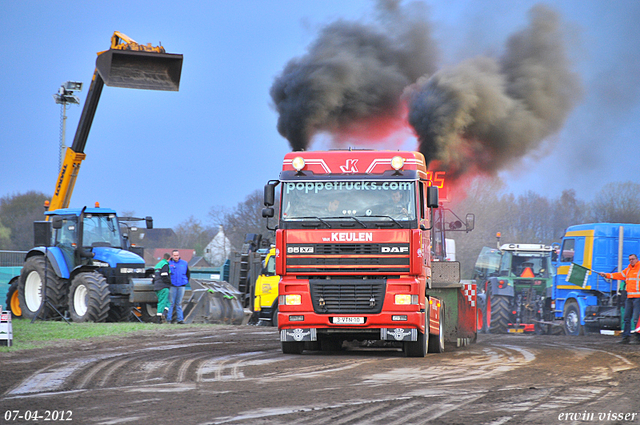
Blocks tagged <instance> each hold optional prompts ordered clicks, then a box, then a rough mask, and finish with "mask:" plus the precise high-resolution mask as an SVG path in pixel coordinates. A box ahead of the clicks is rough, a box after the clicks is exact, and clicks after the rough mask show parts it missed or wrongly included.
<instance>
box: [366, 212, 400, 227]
mask: <svg viewBox="0 0 640 425" xmlns="http://www.w3.org/2000/svg"><path fill="white" fill-rule="evenodd" d="M367 217H373V218H388V219H389V220H391V221H393V222H394V223H395V224H397V225H398V227H402V224H400V222H399V221H398V220H396V219H395V218H393V217H391V216H390V215H368V216H367ZM378 226H380V224H379V223H378Z"/></svg>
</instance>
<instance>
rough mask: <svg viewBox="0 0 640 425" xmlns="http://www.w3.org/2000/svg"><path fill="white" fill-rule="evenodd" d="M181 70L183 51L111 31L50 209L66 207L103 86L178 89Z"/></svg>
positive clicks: (83, 157)
mask: <svg viewBox="0 0 640 425" xmlns="http://www.w3.org/2000/svg"><path fill="white" fill-rule="evenodd" d="M181 72H182V55H179V54H169V53H165V50H164V47H162V46H156V47H154V46H151V44H147V45H142V44H138V43H136V42H135V41H134V40H132V39H131V38H129V37H127V36H126V35H124V34H122V33H121V32H118V31H116V32H114V33H113V36H112V37H111V48H110V49H109V50H105V51H103V52H99V53H98V58H97V59H96V69H95V71H94V73H93V78H92V80H91V86H90V87H89V92H88V93H87V98H86V100H85V102H84V107H83V109H82V115H81V116H80V121H79V122H78V129H77V130H76V134H75V137H74V139H73V144H72V145H71V147H70V148H67V151H66V154H65V158H64V162H63V163H62V167H61V168H60V173H59V174H58V179H57V180H56V187H55V190H54V193H53V197H52V198H51V202H50V204H49V209H50V210H57V209H60V208H67V207H68V206H69V203H70V201H71V194H72V193H73V188H74V186H75V183H76V178H77V177H78V173H79V171H80V164H81V163H82V161H83V160H84V159H85V157H86V155H85V153H84V148H85V145H86V142H87V138H88V137H89V130H90V129H91V124H92V122H93V117H94V116H95V113H96V108H97V107H98V101H99V100H100V94H101V93H102V88H103V87H104V85H105V84H106V85H107V86H111V87H124V88H133V89H145V90H165V91H178V89H179V87H180V74H181Z"/></svg>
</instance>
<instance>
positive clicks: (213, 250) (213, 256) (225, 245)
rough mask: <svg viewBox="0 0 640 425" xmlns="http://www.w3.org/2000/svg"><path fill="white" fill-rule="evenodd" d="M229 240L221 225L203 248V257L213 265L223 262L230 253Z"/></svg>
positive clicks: (216, 265) (219, 264)
mask: <svg viewBox="0 0 640 425" xmlns="http://www.w3.org/2000/svg"><path fill="white" fill-rule="evenodd" d="M231 251H232V248H231V242H230V241H229V239H228V238H227V237H226V235H225V234H224V229H223V228H222V226H220V228H219V229H218V233H217V234H216V236H215V237H214V238H213V239H211V242H209V244H208V245H207V246H206V248H205V249H204V259H205V260H207V262H208V263H209V264H211V265H212V266H214V267H218V266H221V265H223V264H224V262H225V261H226V259H227V258H228V257H229V254H230V253H231Z"/></svg>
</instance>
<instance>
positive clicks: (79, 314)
mask: <svg viewBox="0 0 640 425" xmlns="http://www.w3.org/2000/svg"><path fill="white" fill-rule="evenodd" d="M45 214H46V215H47V218H48V220H47V221H37V222H35V223H34V230H35V248H33V249H31V250H30V251H29V252H28V253H27V255H26V260H25V263H24V266H23V267H22V271H21V273H20V281H19V284H18V297H19V302H20V307H21V309H22V317H24V318H27V319H32V318H34V317H36V316H38V317H52V316H53V315H55V314H56V310H57V311H58V312H60V313H61V314H62V313H63V312H68V315H69V317H70V318H71V320H72V321H74V322H87V321H91V322H104V321H120V320H123V319H125V318H127V317H128V316H129V314H130V313H131V310H132V307H134V306H135V307H139V311H140V312H141V313H142V316H143V319H147V320H152V319H153V318H154V317H155V308H156V305H157V297H156V294H155V292H154V291H153V283H152V279H151V278H150V276H151V273H152V272H153V269H149V270H146V269H145V263H144V260H143V259H142V257H140V256H139V255H137V254H135V253H133V252H131V251H128V250H127V249H126V248H127V247H128V242H127V237H126V235H123V232H122V231H121V224H120V223H119V221H118V217H117V215H116V212H115V211H114V210H112V209H108V208H98V207H96V208H87V207H84V208H82V209H77V208H64V209H58V210H55V211H48V212H46V213H45ZM146 222H147V228H152V227H153V220H152V219H151V217H147V218H146Z"/></svg>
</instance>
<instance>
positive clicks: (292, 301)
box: [280, 294, 302, 305]
mask: <svg viewBox="0 0 640 425" xmlns="http://www.w3.org/2000/svg"><path fill="white" fill-rule="evenodd" d="M280 304H282V305H300V304H302V296H301V295H300V294H289V295H280Z"/></svg>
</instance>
